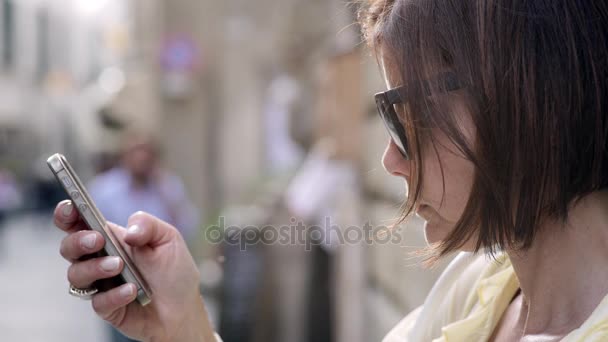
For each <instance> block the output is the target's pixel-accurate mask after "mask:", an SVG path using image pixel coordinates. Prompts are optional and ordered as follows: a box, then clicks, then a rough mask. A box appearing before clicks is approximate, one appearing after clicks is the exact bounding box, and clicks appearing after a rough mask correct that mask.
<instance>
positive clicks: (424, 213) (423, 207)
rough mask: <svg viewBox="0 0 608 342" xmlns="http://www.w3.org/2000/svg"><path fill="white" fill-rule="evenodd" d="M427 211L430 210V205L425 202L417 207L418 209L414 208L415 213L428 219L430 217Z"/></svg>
mask: <svg viewBox="0 0 608 342" xmlns="http://www.w3.org/2000/svg"><path fill="white" fill-rule="evenodd" d="M429 211H431V207H429V206H428V205H426V204H422V205H420V206H419V207H418V209H417V210H416V215H418V217H420V218H422V219H424V220H426V221H428V220H429V218H430V213H429Z"/></svg>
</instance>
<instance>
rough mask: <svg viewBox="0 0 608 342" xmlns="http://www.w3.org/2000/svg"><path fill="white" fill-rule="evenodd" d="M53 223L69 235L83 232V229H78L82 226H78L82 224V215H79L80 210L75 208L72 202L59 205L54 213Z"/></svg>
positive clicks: (66, 201) (63, 202) (67, 201)
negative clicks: (79, 231)
mask: <svg viewBox="0 0 608 342" xmlns="http://www.w3.org/2000/svg"><path fill="white" fill-rule="evenodd" d="M53 222H54V224H55V226H57V228H59V229H61V230H63V231H65V232H68V233H70V232H74V231H77V230H81V228H80V229H79V228H78V227H79V226H80V225H79V224H78V223H79V222H80V215H78V210H76V208H74V204H72V201H70V200H65V201H62V202H59V204H57V207H55V212H54V213H53Z"/></svg>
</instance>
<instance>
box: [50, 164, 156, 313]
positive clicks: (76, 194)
mask: <svg viewBox="0 0 608 342" xmlns="http://www.w3.org/2000/svg"><path fill="white" fill-rule="evenodd" d="M47 164H48V165H49V168H50V169H51V171H52V172H53V174H54V175H55V178H57V181H58V182H59V183H60V184H61V186H62V187H63V189H64V190H65V192H66V193H67V194H68V196H69V197H70V199H71V200H72V203H73V205H74V207H75V208H77V210H78V212H79V213H80V217H82V219H83V221H84V222H85V223H86V225H87V226H88V227H89V228H90V229H91V230H94V231H97V232H99V233H101V235H103V237H104V238H105V241H106V244H105V246H104V248H103V251H102V252H100V254H99V255H98V256H118V257H120V258H121V259H122V260H123V261H124V265H125V267H124V268H123V270H122V272H121V274H120V275H118V276H117V277H115V278H114V279H111V282H108V281H106V282H105V283H104V285H100V286H99V288H100V290H102V291H103V290H107V289H109V288H111V287H115V286H119V285H121V284H125V283H132V284H135V285H136V286H137V301H138V302H139V303H140V304H141V305H142V306H145V305H148V304H150V302H151V301H152V291H151V290H150V287H149V286H148V285H147V283H146V282H145V279H144V278H143V277H142V275H141V273H140V272H139V270H138V269H137V267H136V266H135V264H133V261H131V258H129V255H128V254H127V253H126V252H125V250H124V248H123V247H122V245H121V244H120V242H119V241H118V239H117V238H116V236H115V235H114V233H113V232H112V229H110V227H109V226H108V225H107V221H106V220H105V218H104V217H103V215H102V214H101V212H100V211H99V209H98V208H97V206H96V205H95V203H94V202H93V200H92V199H91V196H89V193H88V192H87V190H86V189H85V187H84V185H83V184H82V182H81V181H80V178H78V175H76V172H74V169H73V168H72V166H71V165H70V163H68V161H67V159H66V158H65V157H64V156H63V155H61V154H59V153H58V154H55V155H53V156H51V157H50V158H49V159H48V160H47ZM108 284H111V285H108ZM96 285H97V284H96Z"/></svg>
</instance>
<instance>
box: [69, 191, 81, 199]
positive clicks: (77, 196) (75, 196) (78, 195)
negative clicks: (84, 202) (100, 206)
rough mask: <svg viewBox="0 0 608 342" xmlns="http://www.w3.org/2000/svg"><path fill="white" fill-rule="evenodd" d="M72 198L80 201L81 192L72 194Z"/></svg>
mask: <svg viewBox="0 0 608 342" xmlns="http://www.w3.org/2000/svg"><path fill="white" fill-rule="evenodd" d="M70 197H72V199H73V200H78V199H80V192H78V191H72V192H71V193H70Z"/></svg>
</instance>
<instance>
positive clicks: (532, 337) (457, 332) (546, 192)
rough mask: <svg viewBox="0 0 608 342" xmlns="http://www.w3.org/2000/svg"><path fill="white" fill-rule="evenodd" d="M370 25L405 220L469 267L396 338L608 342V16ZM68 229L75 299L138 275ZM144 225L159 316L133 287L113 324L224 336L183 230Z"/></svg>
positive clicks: (112, 294) (443, 17) (59, 213)
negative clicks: (140, 302) (412, 219)
mask: <svg viewBox="0 0 608 342" xmlns="http://www.w3.org/2000/svg"><path fill="white" fill-rule="evenodd" d="M359 18H360V22H361V26H362V30H363V33H364V36H365V38H366V40H367V42H368V44H369V45H370V47H371V50H372V52H373V54H374V55H375V56H376V58H377V60H378V63H379V65H380V67H381V69H382V73H383V76H384V78H385V80H386V85H387V89H385V90H383V91H382V92H380V93H378V94H377V95H376V96H375V101H376V104H377V106H378V110H379V113H380V117H381V119H382V120H383V122H384V123H385V125H386V127H387V130H388V132H389V135H390V140H389V143H388V146H387V148H386V151H385V154H384V157H383V164H384V167H385V169H386V170H387V171H388V172H389V173H390V174H391V175H392V176H397V177H401V178H402V179H403V180H404V181H405V183H406V185H407V188H408V197H407V199H406V200H405V202H406V203H405V209H404V213H403V216H404V219H407V216H409V215H411V214H413V213H417V214H418V215H419V216H420V217H422V218H423V219H424V220H425V221H426V223H425V236H426V239H427V241H428V243H429V246H428V248H427V249H426V250H425V251H424V252H425V253H426V254H427V256H428V261H429V262H430V263H432V262H434V261H435V260H437V259H439V258H442V257H444V256H446V255H448V254H452V253H458V255H457V256H456V258H455V259H454V261H452V262H451V263H450V265H449V266H448V268H447V269H446V270H445V271H444V273H443V274H442V275H441V277H440V278H439V280H438V281H437V283H436V284H435V286H434V287H433V289H432V290H431V292H430V294H429V296H428V297H427V299H426V300H425V302H424V304H423V305H422V306H421V307H420V308H418V309H416V310H414V311H413V312H411V313H410V314H409V315H407V316H406V317H405V318H404V319H403V320H402V321H401V322H400V323H399V324H398V325H397V326H396V327H395V328H394V329H393V330H392V331H390V332H389V333H388V335H387V336H386V337H385V339H384V341H385V342H405V341H408V342H418V341H434V342H441V341H447V342H454V341H467V342H468V341H568V342H571V341H608V270H606V267H605V265H606V260H608V115H607V113H608V3H607V2H606V1H583V0H553V1H539V0H512V1H504V0H496V1H487V0H443V1H439V0H370V1H368V2H367V3H365V4H363V6H362V9H361V11H360V13H359ZM55 223H56V225H57V226H58V227H59V228H61V229H63V230H65V231H67V232H68V233H69V234H68V236H67V237H66V239H65V240H64V241H63V242H62V244H61V254H62V255H63V256H64V257H65V258H66V259H67V260H69V261H70V262H72V265H71V266H70V269H69V271H68V279H69V280H70V283H71V284H72V285H73V286H74V287H76V288H79V289H87V288H89V287H90V286H91V284H93V283H94V282H95V281H96V280H98V279H102V278H108V277H111V276H114V275H116V274H118V273H119V272H120V268H121V267H122V263H121V262H120V261H118V263H116V262H112V261H111V260H107V259H104V258H94V259H88V260H86V261H81V257H82V256H85V255H88V254H92V253H95V252H97V251H99V250H100V249H101V246H102V245H103V237H102V236H100V235H99V234H97V235H96V233H93V232H90V231H86V230H83V229H84V228H85V227H83V226H82V223H81V222H80V221H79V219H78V215H77V213H76V211H75V210H73V208H72V205H71V204H70V203H69V202H62V203H60V204H59V205H58V207H57V209H56V211H55ZM128 227H129V228H128V229H126V230H125V229H121V228H118V227H115V228H116V232H117V234H118V235H119V236H120V238H122V239H123V240H124V241H125V243H126V245H127V246H128V248H129V251H130V253H131V254H132V255H133V259H134V261H135V263H136V264H137V265H138V266H139V268H140V269H141V271H142V273H144V274H145V275H146V276H147V277H148V282H149V283H150V285H151V286H152V287H153V289H154V292H155V299H154V302H153V303H152V304H151V305H149V306H147V307H145V308H142V307H139V306H137V305H130V304H129V303H131V302H132V301H133V300H134V298H135V293H134V292H133V288H132V287H131V286H130V285H128V284H127V285H124V286H122V287H120V288H116V289H113V290H110V291H108V292H103V293H99V294H97V295H95V296H94V297H93V299H92V302H93V307H94V309H95V311H96V312H97V313H98V314H99V315H100V316H101V317H102V318H103V319H105V320H107V321H108V322H110V323H111V324H113V325H114V326H115V327H117V328H118V329H119V330H121V331H122V332H123V333H125V334H126V335H128V336H130V337H132V338H135V339H138V340H143V341H216V339H217V340H219V337H218V336H214V333H213V330H212V328H211V324H210V323H209V320H208V319H207V315H206V312H205V307H204V301H203V299H202V298H201V297H200V295H199V293H198V280H199V275H198V270H197V269H196V267H195V265H194V262H193V260H192V257H191V256H190V254H189V253H188V251H187V249H186V247H185V243H184V241H183V240H182V239H181V237H180V235H179V234H178V233H177V230H176V229H175V228H174V227H172V226H170V225H169V224H167V223H164V222H162V221H160V220H158V219H156V218H154V217H153V216H151V215H148V214H145V213H137V214H135V215H133V216H132V217H131V218H130V219H129V224H128ZM116 265H118V266H116ZM111 266H116V267H111ZM404 286H405V285H404Z"/></svg>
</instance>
